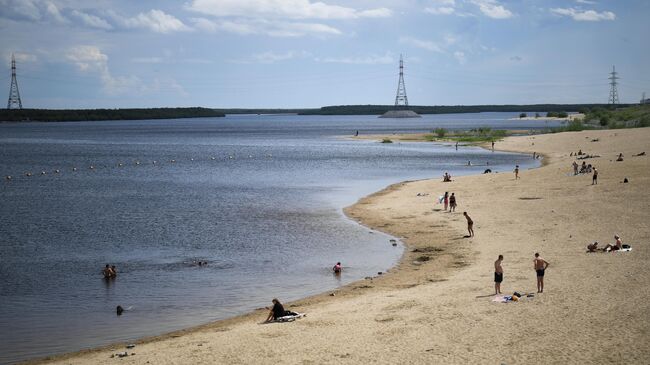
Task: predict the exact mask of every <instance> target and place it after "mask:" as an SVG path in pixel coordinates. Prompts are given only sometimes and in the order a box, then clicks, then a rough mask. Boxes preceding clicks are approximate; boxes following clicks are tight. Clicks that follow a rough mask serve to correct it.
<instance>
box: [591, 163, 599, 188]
mask: <svg viewBox="0 0 650 365" xmlns="http://www.w3.org/2000/svg"><path fill="white" fill-rule="evenodd" d="M591 185H598V170H596V168H595V167H594V175H593V177H592V178H591Z"/></svg>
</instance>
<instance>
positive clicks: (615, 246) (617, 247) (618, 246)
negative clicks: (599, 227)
mask: <svg viewBox="0 0 650 365" xmlns="http://www.w3.org/2000/svg"><path fill="white" fill-rule="evenodd" d="M614 239H615V240H616V242H614V244H613V245H612V244H609V243H608V244H607V246H605V248H603V251H618V250H620V249H621V248H623V241H621V237H620V236H619V235H617V234H615V235H614Z"/></svg>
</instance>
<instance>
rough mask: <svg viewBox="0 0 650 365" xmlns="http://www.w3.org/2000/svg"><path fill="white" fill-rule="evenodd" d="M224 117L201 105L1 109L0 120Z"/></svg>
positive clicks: (47, 120) (70, 120)
mask: <svg viewBox="0 0 650 365" xmlns="http://www.w3.org/2000/svg"><path fill="white" fill-rule="evenodd" d="M224 116H225V114H224V113H221V112H219V111H217V110H215V109H210V108H198V107H195V108H146V109H145V108H142V109H0V121H2V122H24V121H38V122H81V121H99V120H144V119H176V118H199V117H204V118H205V117H224Z"/></svg>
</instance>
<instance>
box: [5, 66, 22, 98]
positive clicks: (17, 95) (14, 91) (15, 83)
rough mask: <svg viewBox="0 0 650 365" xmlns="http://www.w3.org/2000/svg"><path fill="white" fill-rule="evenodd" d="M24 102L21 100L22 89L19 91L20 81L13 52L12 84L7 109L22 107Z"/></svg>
mask: <svg viewBox="0 0 650 365" xmlns="http://www.w3.org/2000/svg"><path fill="white" fill-rule="evenodd" d="M22 108H23V102H22V101H20V91H18V81H17V80H16V58H15V57H14V55H13V53H12V54H11V86H9V101H8V102H7V109H22Z"/></svg>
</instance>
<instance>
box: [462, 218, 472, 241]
mask: <svg viewBox="0 0 650 365" xmlns="http://www.w3.org/2000/svg"><path fill="white" fill-rule="evenodd" d="M463 215H464V216H465V218H466V219H467V231H468V232H469V237H474V221H473V220H472V218H470V217H469V215H467V212H463Z"/></svg>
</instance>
